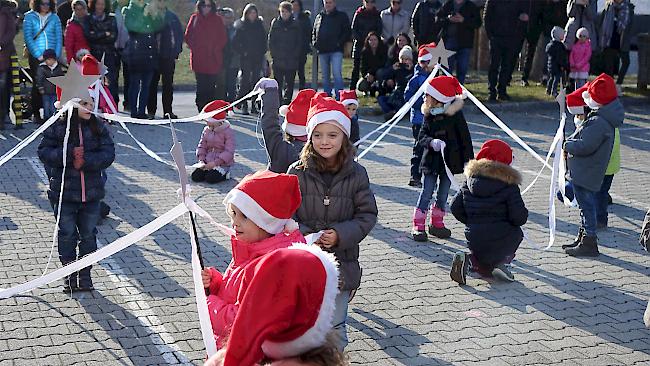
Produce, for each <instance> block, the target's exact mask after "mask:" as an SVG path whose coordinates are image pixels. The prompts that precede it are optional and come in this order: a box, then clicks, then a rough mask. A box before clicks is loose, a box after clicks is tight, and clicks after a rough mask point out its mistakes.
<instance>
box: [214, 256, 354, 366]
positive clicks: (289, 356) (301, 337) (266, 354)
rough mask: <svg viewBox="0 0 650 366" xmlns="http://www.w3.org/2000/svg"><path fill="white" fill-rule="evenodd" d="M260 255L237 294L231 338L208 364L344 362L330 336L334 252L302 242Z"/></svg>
mask: <svg viewBox="0 0 650 366" xmlns="http://www.w3.org/2000/svg"><path fill="white" fill-rule="evenodd" d="M255 261H256V264H255V265H254V266H249V267H248V269H247V272H246V273H245V274H244V276H245V277H246V278H248V279H249V281H247V283H246V290H245V291H243V293H242V294H240V295H239V296H238V302H239V311H238V313H237V316H236V317H235V322H234V324H233V326H232V331H231V333H230V336H229V338H228V344H227V346H226V347H224V348H222V350H221V351H219V353H217V355H215V356H214V357H213V358H211V359H210V360H208V362H206V365H210V366H214V365H225V366H252V365H259V364H264V365H266V364H269V363H271V364H275V362H278V364H280V363H282V364H283V365H314V364H317V365H327V366H342V365H345V364H346V363H345V360H344V357H343V354H342V353H341V352H339V351H338V350H337V348H336V345H335V344H334V343H333V342H332V338H333V337H332V336H331V331H332V317H333V315H334V308H335V304H336V302H335V300H336V295H337V293H338V270H337V268H336V267H337V266H336V261H335V259H334V256H333V255H332V254H330V253H326V252H325V251H323V250H321V249H320V248H319V247H317V246H315V245H310V246H307V245H302V244H298V245H293V246H291V247H289V248H286V249H278V250H275V251H273V252H271V253H268V254H266V255H264V256H262V257H259V258H258V259H256V260H255ZM312 362H314V363H312Z"/></svg>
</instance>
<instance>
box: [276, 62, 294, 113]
mask: <svg viewBox="0 0 650 366" xmlns="http://www.w3.org/2000/svg"><path fill="white" fill-rule="evenodd" d="M273 76H274V78H275V80H277V81H278V89H279V90H278V91H279V93H278V94H279V96H280V104H281V105H282V104H289V103H291V99H292V98H293V85H294V82H295V80H296V70H286V69H282V68H279V67H276V66H275V65H274V66H273Z"/></svg>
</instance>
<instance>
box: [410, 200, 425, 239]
mask: <svg viewBox="0 0 650 366" xmlns="http://www.w3.org/2000/svg"><path fill="white" fill-rule="evenodd" d="M426 221H427V212H426V211H422V210H420V209H419V208H415V209H414V210H413V230H412V231H411V235H413V240H415V241H427V240H429V238H428V237H427V232H426V228H425V227H426Z"/></svg>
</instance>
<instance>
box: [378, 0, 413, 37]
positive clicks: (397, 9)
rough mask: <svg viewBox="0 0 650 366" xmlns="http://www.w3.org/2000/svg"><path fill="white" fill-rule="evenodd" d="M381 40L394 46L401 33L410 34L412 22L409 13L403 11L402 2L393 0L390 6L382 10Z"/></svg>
mask: <svg viewBox="0 0 650 366" xmlns="http://www.w3.org/2000/svg"><path fill="white" fill-rule="evenodd" d="M379 16H380V17H381V24H382V28H381V38H382V40H383V41H384V43H386V44H387V45H389V44H392V43H393V41H395V37H397V35H398V34H400V33H405V34H408V32H409V30H410V27H411V22H410V20H411V19H410V18H411V17H410V15H409V13H408V12H407V11H406V10H404V9H402V0H391V1H390V6H389V7H387V8H386V9H384V10H382V11H381V13H380V14H379Z"/></svg>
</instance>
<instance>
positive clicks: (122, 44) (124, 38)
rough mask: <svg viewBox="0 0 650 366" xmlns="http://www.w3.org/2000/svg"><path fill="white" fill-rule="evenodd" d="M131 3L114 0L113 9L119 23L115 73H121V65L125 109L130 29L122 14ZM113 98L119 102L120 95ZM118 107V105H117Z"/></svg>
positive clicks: (127, 0) (127, 99)
mask: <svg viewBox="0 0 650 366" xmlns="http://www.w3.org/2000/svg"><path fill="white" fill-rule="evenodd" d="M127 5H129V0H114V1H113V10H115V12H114V15H115V22H116V23H117V39H115V51H116V52H117V60H116V63H115V75H117V76H118V79H119V74H120V66H121V68H122V80H123V81H124V88H123V91H124V99H123V100H122V107H123V108H124V110H125V111H127V110H129V105H130V104H129V93H128V92H127V90H129V84H130V78H129V65H128V64H127V63H126V61H125V55H124V49H125V48H126V43H127V42H128V41H129V31H128V30H127V29H126V25H125V24H124V15H122V9H124V8H125V7H126V6H127ZM113 98H116V103H117V102H119V96H118V95H113ZM115 107H117V105H116V106H115Z"/></svg>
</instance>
